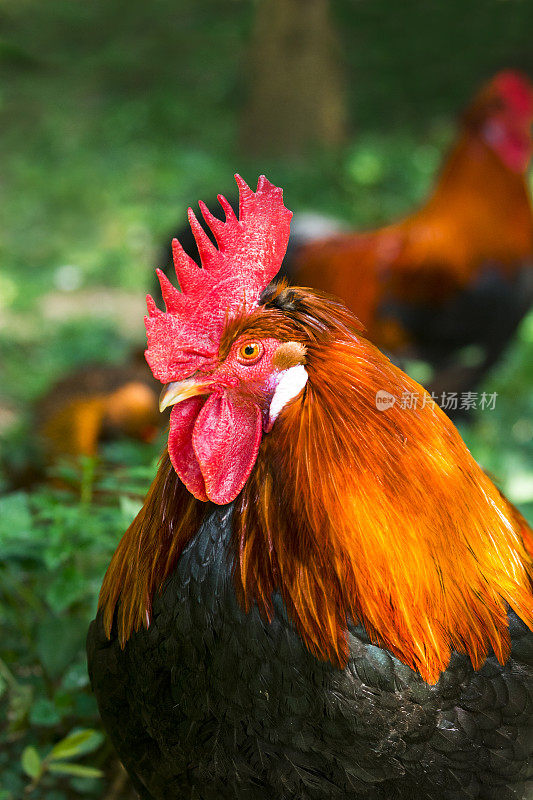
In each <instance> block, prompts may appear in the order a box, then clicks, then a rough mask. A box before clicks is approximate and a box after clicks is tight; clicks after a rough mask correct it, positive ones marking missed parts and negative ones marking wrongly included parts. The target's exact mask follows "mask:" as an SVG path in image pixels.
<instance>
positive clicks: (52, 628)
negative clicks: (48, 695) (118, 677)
mask: <svg viewBox="0 0 533 800" xmlns="http://www.w3.org/2000/svg"><path fill="white" fill-rule="evenodd" d="M85 624H86V623H85ZM85 624H84V623H81V624H80V620H78V619H76V618H73V617H50V618H49V619H46V620H45V621H44V622H43V623H42V625H41V626H40V627H39V631H38V634H37V653H38V655H39V658H40V660H41V663H42V665H43V666H44V668H45V670H46V671H47V673H48V675H49V676H50V677H51V678H58V677H59V676H60V675H61V674H62V673H63V672H64V670H65V669H66V668H67V667H68V666H69V665H70V663H71V662H72V661H73V660H74V658H75V657H76V655H77V654H78V651H79V650H80V648H81V647H82V644H83V640H84V638H85Z"/></svg>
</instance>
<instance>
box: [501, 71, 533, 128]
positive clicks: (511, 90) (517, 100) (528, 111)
mask: <svg viewBox="0 0 533 800" xmlns="http://www.w3.org/2000/svg"><path fill="white" fill-rule="evenodd" d="M492 84H493V86H494V87H495V88H496V90H497V91H498V92H500V93H501V94H502V95H503V96H504V97H505V98H506V99H507V101H508V102H510V103H512V105H513V109H514V111H515V112H516V113H518V114H520V115H523V116H525V117H531V116H533V86H532V84H531V81H530V80H529V78H528V77H527V75H525V74H524V73H521V72H518V70H512V69H506V70H503V71H502V72H498V74H497V75H496V76H495V77H494V78H493V80H492Z"/></svg>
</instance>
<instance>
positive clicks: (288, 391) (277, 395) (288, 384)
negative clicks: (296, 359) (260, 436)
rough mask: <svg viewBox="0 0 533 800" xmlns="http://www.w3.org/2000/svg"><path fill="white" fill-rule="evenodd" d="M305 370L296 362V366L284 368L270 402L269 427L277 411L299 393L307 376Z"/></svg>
mask: <svg viewBox="0 0 533 800" xmlns="http://www.w3.org/2000/svg"><path fill="white" fill-rule="evenodd" d="M308 377H309V376H308V374H307V371H306V369H305V367H304V365H303V364H298V366H296V367H290V368H289V369H286V370H284V371H283V372H282V373H281V375H280V379H279V381H278V385H277V386H276V391H275V392H274V397H273V398H272V401H271V403H270V410H269V414H268V424H269V427H270V426H271V425H273V424H274V422H275V420H276V418H277V416H278V414H279V412H280V411H281V409H282V408H284V407H285V406H286V405H287V403H288V402H289V400H292V398H293V397H296V395H298V394H300V392H301V391H302V389H303V388H304V386H305V384H306V383H307V378H308Z"/></svg>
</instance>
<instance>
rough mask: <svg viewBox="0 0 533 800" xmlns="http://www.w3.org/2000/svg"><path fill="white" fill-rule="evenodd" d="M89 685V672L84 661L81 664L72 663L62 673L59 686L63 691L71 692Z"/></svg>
mask: <svg viewBox="0 0 533 800" xmlns="http://www.w3.org/2000/svg"><path fill="white" fill-rule="evenodd" d="M88 685H89V673H88V672H87V664H86V663H85V661H84V662H83V663H81V664H73V665H72V666H71V667H69V668H68V670H67V671H66V672H65V674H64V675H63V680H62V681H61V686H62V687H63V689H65V691H67V692H72V691H75V690H76V689H84V688H85V686H88Z"/></svg>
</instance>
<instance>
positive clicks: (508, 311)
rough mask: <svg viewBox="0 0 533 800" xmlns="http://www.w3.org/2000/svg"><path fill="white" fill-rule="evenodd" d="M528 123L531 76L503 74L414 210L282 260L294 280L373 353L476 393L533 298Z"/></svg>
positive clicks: (471, 114)
mask: <svg viewBox="0 0 533 800" xmlns="http://www.w3.org/2000/svg"><path fill="white" fill-rule="evenodd" d="M532 121H533V87H532V86H531V83H530V81H529V80H528V78H527V77H526V76H524V75H521V74H519V73H517V72H514V71H510V70H506V71H504V72H500V73H498V74H497V75H496V76H495V77H494V78H493V79H492V80H491V81H490V82H489V83H488V85H486V86H485V87H484V88H483V89H482V90H481V91H480V93H479V94H478V95H477V97H476V98H475V99H474V101H473V103H472V105H471V106H470V107H469V108H468V109H467V111H466V113H465V114H464V116H463V120H462V126H461V132H460V135H459V138H458V140H457V142H456V143H455V145H454V147H453V149H452V151H451V153H450V155H449V156H448V158H447V160H446V162H445V165H444V168H443V169H442V172H441V174H440V177H439V179H438V181H437V185H436V187H435V189H434V191H433V193H432V194H431V196H430V197H429V199H428V200H427V202H426V203H425V204H424V205H423V206H422V208H420V210H418V211H416V212H415V213H414V214H412V215H411V216H410V217H407V218H406V219H404V220H402V221H400V222H397V223H394V224H392V225H388V226H387V227H385V228H381V229H379V230H376V231H372V232H368V233H341V234H337V235H334V236H331V237H328V238H323V239H322V240H320V241H315V242H311V243H309V244H308V245H304V246H303V247H300V248H298V250H297V251H296V253H295V256H294V258H293V263H292V264H289V266H288V268H289V271H290V273H291V277H292V279H293V280H294V281H295V282H296V283H302V284H304V285H307V286H313V287H314V288H316V289H321V290H323V291H327V292H330V293H332V294H335V295H337V296H339V297H341V298H342V299H343V300H344V302H345V303H346V304H347V305H348V307H349V308H350V309H351V310H352V311H353V312H354V313H355V314H356V315H357V317H358V318H359V319H360V321H361V322H362V323H363V325H365V327H366V328H367V331H368V335H369V337H370V338H371V339H372V341H374V342H375V343H376V344H377V345H378V346H379V347H380V348H382V349H385V350H387V351H388V352H389V353H391V354H393V355H394V356H398V357H399V358H400V359H401V358H402V357H411V358H415V359H420V360H423V361H426V362H427V363H428V364H429V365H430V366H431V367H432V368H433V370H434V377H433V380H432V381H431V382H430V383H431V385H430V388H431V389H434V390H435V391H437V392H439V393H440V392H442V391H445V392H461V391H465V390H471V389H472V388H473V387H474V386H475V385H476V383H477V382H478V381H479V379H480V378H481V377H482V376H483V375H484V374H485V373H486V371H487V370H488V369H489V368H490V367H491V366H492V365H493V364H494V363H495V362H496V361H497V359H498V358H499V356H500V355H501V353H502V351H503V350H504V348H505V346H506V345H507V344H508V342H509V341H510V339H511V338H512V336H513V334H514V332H515V330H516V327H517V325H518V324H519V322H520V320H521V319H522V317H523V316H524V314H525V313H526V312H527V310H528V309H529V308H530V306H531V304H532V303H533V212H532V207H531V197H530V192H529V188H528V185H527V180H526V171H527V168H528V164H529V161H530V157H531V149H532V140H531V134H530V128H531V123H532ZM465 348H468V349H467V350H465ZM465 356H466V357H467V358H466V359H465Z"/></svg>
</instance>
